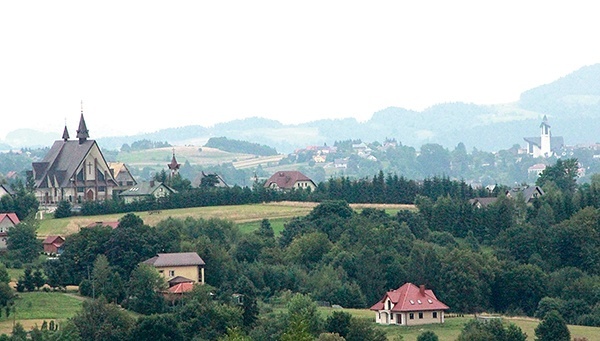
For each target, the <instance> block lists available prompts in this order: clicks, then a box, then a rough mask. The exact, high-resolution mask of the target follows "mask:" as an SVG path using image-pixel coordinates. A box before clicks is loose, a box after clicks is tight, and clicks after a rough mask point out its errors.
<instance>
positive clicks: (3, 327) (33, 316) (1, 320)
mask: <svg viewBox="0 0 600 341" xmlns="http://www.w3.org/2000/svg"><path fill="white" fill-rule="evenodd" d="M17 295H18V296H17V298H16V299H15V307H14V311H13V312H11V315H10V316H9V317H8V318H7V317H6V313H5V311H2V317H0V333H10V332H11V331H12V326H13V322H14V321H18V322H19V323H21V324H23V326H24V327H25V329H26V330H29V329H31V328H32V327H33V326H34V325H37V326H38V327H41V325H42V323H43V321H44V320H46V321H50V320H58V321H61V320H65V319H67V318H70V317H73V316H74V315H75V314H76V313H77V312H78V311H79V309H80V308H81V304H82V301H83V299H82V298H80V297H78V296H76V295H72V294H65V293H61V292H43V291H36V292H22V293H18V294H17Z"/></svg>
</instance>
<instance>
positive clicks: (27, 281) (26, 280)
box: [17, 266, 35, 292]
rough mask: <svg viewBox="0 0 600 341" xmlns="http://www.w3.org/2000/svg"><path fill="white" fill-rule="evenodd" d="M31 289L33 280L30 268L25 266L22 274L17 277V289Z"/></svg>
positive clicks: (33, 285) (33, 287) (33, 288)
mask: <svg viewBox="0 0 600 341" xmlns="http://www.w3.org/2000/svg"><path fill="white" fill-rule="evenodd" d="M24 290H27V291H33V290H35V282H34V279H33V275H32V269H31V267H30V266H28V267H26V268H25V271H24V272H23V276H21V277H19V281H18V282H17V291H20V292H22V291H24Z"/></svg>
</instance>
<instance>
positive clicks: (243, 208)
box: [37, 203, 315, 238]
mask: <svg viewBox="0 0 600 341" xmlns="http://www.w3.org/2000/svg"><path fill="white" fill-rule="evenodd" d="M314 205H315V204H312V203H300V204H295V203H268V204H254V205H231V206H211V207H192V208H181V209H173V210H163V211H161V212H160V213H155V214H149V213H148V212H133V213H134V214H136V215H138V216H139V217H140V218H142V220H144V223H146V224H148V225H150V226H154V225H156V224H157V223H158V222H159V221H161V220H164V219H167V218H169V217H173V218H178V219H185V218H187V217H193V218H196V219H198V218H204V219H210V218H219V219H226V220H230V221H232V222H234V223H236V224H244V223H249V222H258V224H260V221H261V220H262V219H265V218H267V219H269V220H273V221H285V220H289V219H291V218H293V217H299V216H305V215H307V214H308V213H309V212H310V211H311V210H312V208H313V207H314ZM123 215H125V214H124V213H123V214H109V215H98V216H75V217H69V218H60V219H53V218H48V219H44V220H42V221H41V222H40V226H39V228H38V230H37V233H38V237H40V238H45V237H46V236H49V235H61V236H67V235H70V234H73V233H76V232H78V231H79V229H80V228H81V227H85V226H87V225H89V224H90V223H94V222H99V221H104V222H106V221H118V220H119V219H120V218H121V217H122V216H123ZM282 226H283V225H282ZM274 228H275V226H274Z"/></svg>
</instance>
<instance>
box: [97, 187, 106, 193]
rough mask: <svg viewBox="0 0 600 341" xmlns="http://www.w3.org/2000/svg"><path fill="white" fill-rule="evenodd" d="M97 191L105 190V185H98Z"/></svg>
mask: <svg viewBox="0 0 600 341" xmlns="http://www.w3.org/2000/svg"><path fill="white" fill-rule="evenodd" d="M98 192H106V186H98Z"/></svg>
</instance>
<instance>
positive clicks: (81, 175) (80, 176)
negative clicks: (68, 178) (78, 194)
mask: <svg viewBox="0 0 600 341" xmlns="http://www.w3.org/2000/svg"><path fill="white" fill-rule="evenodd" d="M83 180H85V179H84V173H83V169H81V170H80V171H79V173H77V181H83Z"/></svg>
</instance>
